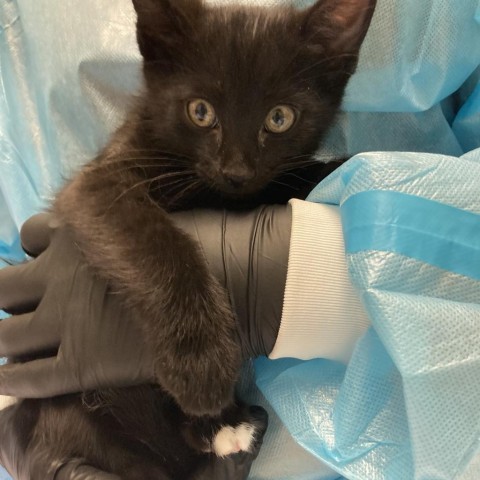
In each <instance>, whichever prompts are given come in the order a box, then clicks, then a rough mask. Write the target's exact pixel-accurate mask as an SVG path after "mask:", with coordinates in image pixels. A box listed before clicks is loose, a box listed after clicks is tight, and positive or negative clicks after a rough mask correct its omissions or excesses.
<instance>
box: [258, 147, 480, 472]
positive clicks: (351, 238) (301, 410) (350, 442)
mask: <svg viewBox="0 0 480 480" xmlns="http://www.w3.org/2000/svg"><path fill="white" fill-rule="evenodd" d="M309 200H311V201H314V202H319V203H327V204H333V205H340V207H341V215H342V225H343V231H344V238H345V246H346V251H347V260H348V268H349V273H350V276H351V279H352V281H353V283H354V285H355V286H356V287H357V289H358V290H359V292H360V294H361V297H362V300H363V303H364V305H365V307H366V309H367V312H368V314H369V317H370V319H371V321H372V325H373V327H372V328H371V329H370V330H369V331H368V332H367V333H366V334H365V335H364V336H363V338H361V339H360V341H359V342H358V344H357V347H356V350H355V352H354V355H353V357H352V359H351V361H350V363H349V365H348V367H347V368H345V367H343V366H341V365H338V364H335V363H333V362H328V361H326V360H313V361H310V362H298V361H293V360H285V361H280V362H278V364H277V362H273V365H272V364H271V363H270V362H268V361H266V360H259V361H258V362H257V373H258V380H257V383H258V385H259V387H260V389H261V390H262V392H263V394H264V395H265V397H266V398H267V400H268V401H269V402H270V403H271V404H272V405H273V407H274V409H275V410H276V412H277V414H278V415H279V416H280V418H281V419H282V420H283V422H284V423H285V425H286V426H287V428H288V429H289V431H290V432H291V433H292V434H293V436H294V438H296V439H297V440H298V441H299V443H300V444H301V445H303V446H304V447H305V448H306V449H308V450H309V451H311V452H313V453H314V454H315V455H317V456H318V458H320V459H322V460H323V461H325V462H326V463H327V464H329V465H330V466H332V467H333V468H334V469H335V470H336V471H338V472H340V473H342V474H343V475H345V477H346V478H352V479H368V480H371V479H372V480H376V479H385V480H387V479H388V480H396V479H399V480H402V479H415V480H427V479H428V480H430V479H434V480H454V479H457V478H459V479H460V478H461V479H462V480H467V479H468V480H476V479H478V478H480V382H479V381H478V379H479V376H480V149H477V150H475V151H472V152H471V153H469V154H468V155H465V156H464V157H462V158H454V157H447V156H442V155H432V154H430V155H429V154H417V153H392V154H386V153H370V154H361V155H358V156H357V157H355V158H353V159H352V160H350V161H349V162H347V163H346V164H345V165H344V166H342V167H341V168H340V169H338V170H337V171H336V172H334V173H333V174H332V175H330V177H328V178H327V179H325V180H324V181H323V182H322V183H321V184H320V185H319V186H318V187H317V188H315V189H314V191H313V192H312V193H311V195H310V196H309ZM319 234H320V233H319ZM470 464H471V466H470V473H468V472H467V473H465V470H466V469H467V468H468V466H469V465H470Z"/></svg>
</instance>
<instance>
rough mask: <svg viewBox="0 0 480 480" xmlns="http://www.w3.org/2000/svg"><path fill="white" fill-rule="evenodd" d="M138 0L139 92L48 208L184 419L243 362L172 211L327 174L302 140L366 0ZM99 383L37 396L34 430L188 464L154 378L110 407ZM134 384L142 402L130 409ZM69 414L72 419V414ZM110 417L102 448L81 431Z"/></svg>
mask: <svg viewBox="0 0 480 480" xmlns="http://www.w3.org/2000/svg"><path fill="white" fill-rule="evenodd" d="M133 3H134V6H135V9H136V11H137V14H138V23H137V27H138V28H137V38H138V44H139V47H140V51H141V53H142V55H143V57H144V75H145V89H144V92H143V94H142V95H141V96H140V98H139V100H138V104H137V106H136V107H135V108H134V110H133V111H132V112H131V113H130V115H129V116H128V118H127V120H126V122H125V124H124V125H123V127H121V128H120V129H119V130H118V131H117V132H116V133H115V135H114V136H113V139H112V140H111V142H110V143H109V145H108V146H107V147H106V148H105V149H104V150H103V151H102V152H101V153H100V155H99V156H98V157H97V158H96V159H95V160H94V161H93V162H92V163H91V164H89V165H88V166H87V167H85V168H84V170H83V171H82V172H81V173H80V174H79V175H78V176H76V177H75V178H74V179H73V180H72V181H71V182H70V183H69V184H68V185H67V186H66V187H65V188H64V189H63V191H62V192H61V193H60V194H59V196H58V199H57V201H56V202H55V211H56V213H57V214H58V215H59V216H60V217H61V218H62V219H63V220H64V222H65V223H67V224H68V225H69V226H70V227H71V228H72V231H73V233H74V236H75V237H76V240H77V241H78V244H79V245H80V247H81V248H82V250H83V252H84V254H85V256H86V258H87V260H88V261H89V263H91V265H92V266H94V267H95V268H96V269H97V271H98V272H99V273H100V274H101V275H102V276H104V277H105V278H107V279H109V280H110V282H111V283H112V284H113V285H114V286H115V288H116V289H117V290H119V291H121V292H122V294H123V296H124V297H125V299H126V300H125V301H126V303H127V305H128V307H130V308H135V309H136V310H137V311H140V312H142V315H141V316H140V318H145V322H144V324H143V325H142V328H143V331H144V332H145V341H147V342H151V343H152V345H153V348H154V349H155V352H156V354H157V359H156V365H155V371H156V375H157V380H158V383H159V384H160V385H162V387H163V389H165V390H166V391H167V392H168V394H169V395H171V396H172V397H173V399H174V400H175V402H172V403H171V405H170V403H169V405H170V407H171V408H172V409H174V410H175V409H177V408H178V407H176V406H175V407H174V406H172V405H179V407H180V408H181V410H182V413H181V415H185V414H187V415H189V416H190V417H187V416H185V417H182V420H181V421H182V422H185V419H186V418H192V417H191V416H202V415H208V416H213V417H216V416H219V415H221V414H222V412H225V411H229V410H231V409H232V408H234V399H233V389H234V384H235V381H236V378H237V374H238V371H239V366H240V363H241V358H240V357H241V355H240V350H239V347H238V343H237V341H236V335H237V333H236V325H235V318H234V316H233V314H232V312H231V309H230V306H229V302H228V298H227V295H226V293H225V292H224V291H223V289H222V288H221V287H220V286H219V284H218V283H217V281H216V280H215V279H214V278H213V277H212V276H211V274H210V273H209V271H208V268H207V265H205V264H204V262H203V260H202V257H201V256H200V255H199V253H198V249H197V246H196V245H195V244H194V242H193V241H192V240H191V239H190V238H189V237H188V236H186V235H185V234H183V233H182V232H181V231H179V230H178V229H177V228H176V227H175V226H174V225H173V223H172V221H171V220H170V218H169V214H168V212H170V211H172V210H174V209H183V208H191V207H197V206H220V207H225V206H227V207H235V208H238V207H245V206H249V205H252V204H257V203H259V202H269V203H280V202H285V201H287V200H288V199H289V198H291V197H293V196H296V195H301V193H300V192H301V191H302V189H304V188H308V187H309V186H310V185H311V184H312V183H313V182H316V181H317V180H319V178H320V177H321V176H323V175H324V174H325V169H324V165H321V164H318V163H316V162H313V161H312V155H313V153H314V152H315V150H316V149H317V148H318V145H319V142H320V140H321V138H322V136H323V135H324V133H325V132H326V130H327V129H328V128H329V126H330V125H331V123H332V120H333V118H334V116H335V114H336V113H337V111H338V108H339V106H340V103H341V100H342V97H343V94H344V90H345V87H346V84H347V82H348V79H349V78H350V76H351V75H352V73H353V72H354V70H355V67H356V64H357V57H358V51H359V48H360V45H361V42H362V40H363V38H364V36H365V34H366V31H367V29H368V25H369V23H370V20H371V16H372V12H373V8H374V4H375V0H321V1H318V2H317V3H316V4H315V5H313V6H312V7H311V8H309V9H307V10H304V11H298V10H295V9H293V8H287V7H278V8H261V7H257V8H254V7H243V6H231V7H230V6H229V7H226V6H225V7H214V6H207V5H204V4H203V2H202V1H200V0H133ZM328 170H330V168H329V167H327V171H328ZM105 395H107V393H103V394H99V397H98V402H97V407H98V408H97V407H96V409H95V410H94V411H93V412H92V411H91V410H88V409H82V406H81V404H80V402H79V401H78V400H76V399H77V398H78V397H72V398H71V399H70V398H67V399H60V400H51V401H49V402H44V403H42V404H41V406H40V407H39V408H40V410H41V413H40V419H45V418H50V416H51V415H54V416H55V418H56V421H55V422H56V423H55V422H50V423H48V422H46V421H40V422H39V424H38V427H37V429H36V435H40V432H42V435H43V436H42V438H43V439H45V438H49V439H50V442H51V444H53V445H54V448H53V450H55V451H56V452H57V454H58V455H59V456H80V457H84V458H91V459H92V463H94V464H95V465H98V466H100V467H102V468H104V469H105V470H108V471H111V472H114V473H122V472H123V473H125V472H126V471H127V470H128V469H127V466H126V465H127V464H128V463H129V462H130V464H131V465H136V464H137V463H138V462H139V459H140V458H143V459H147V460H148V462H150V463H151V465H155V466H156V467H155V468H157V469H158V468H160V469H162V468H164V471H165V472H167V473H168V472H170V473H168V475H170V476H171V478H182V480H185V479H186V478H190V476H191V475H192V473H191V472H190V471H189V472H186V471H184V472H183V473H181V474H178V473H173V470H172V471H170V470H169V468H170V467H168V466H166V463H167V464H168V462H169V461H170V462H171V461H173V460H172V458H171V457H169V455H165V456H162V455H163V454H162V452H164V451H168V450H169V447H168V445H165V441H163V438H164V435H163V434H162V428H164V427H162V425H163V424H164V423H165V422H166V420H165V419H164V418H163V419H162V413H161V412H162V411H163V409H164V408H166V407H165V402H167V403H168V402H170V400H168V398H169V397H167V396H165V395H164V394H163V393H159V392H158V390H156V389H155V388H154V387H141V388H137V389H119V390H114V391H109V392H108V404H109V409H105V410H102V412H103V414H102V415H96V414H95V412H98V411H99V410H98V409H102V408H103V407H101V405H102V404H103V403H102V396H105ZM132 399H134V400H135V401H136V403H135V405H136V407H135V408H134V410H133V411H134V412H139V413H138V415H134V418H133V419H132V409H131V408H128V407H127V405H128V406H129V407H131V405H133V404H132ZM170 407H169V408H170ZM157 409H158V411H157ZM175 411H177V410H175ZM178 411H179V412H180V410H178ZM63 412H65V413H63ZM67 412H68V414H67ZM72 412H75V413H72ZM63 414H64V415H65V418H64V420H60V419H59V417H61V416H62V415H63ZM73 415H75V416H76V417H77V418H78V423H79V426H78V428H77V432H75V435H73V432H72V431H70V430H68V426H69V425H71V423H70V416H73ZM178 415H179V416H180V413H178ZM178 418H180V417H178ZM244 418H246V419H247V421H248V419H249V417H248V413H246V414H245V415H244ZM118 419H121V420H120V421H118ZM123 419H131V422H130V423H129V421H127V420H123ZM147 423H148V425H147ZM187 423H188V422H187ZM167 424H168V422H166V423H165V425H167ZM234 424H235V425H236V424H237V422H234ZM40 428H41V429H42V430H40ZM110 429H114V431H116V432H117V434H118V435H117V437H118V438H120V439H123V440H121V441H120V440H119V441H115V446H114V445H113V442H109V443H110V444H111V447H112V448H110V449H109V450H108V451H104V452H103V453H102V454H101V455H100V454H99V453H98V449H100V447H98V446H96V447H91V446H89V445H88V444H87V442H88V439H89V438H91V439H96V440H95V441H98V442H99V443H101V440H102V439H103V440H105V441H107V440H108V439H109V436H110V434H109V430H110ZM164 430H168V428H167V426H165V428H164ZM217 430H218V429H213V430H212V432H211V437H212V436H213V437H215V436H216V435H217ZM46 431H47V432H48V433H45V432H46ZM192 431H193V432H194V433H193V434H192ZM195 431H196V426H195V427H194V428H193V429H191V430H189V431H186V432H185V431H184V432H183V433H182V434H181V435H180V437H179V438H177V440H176V441H178V442H179V444H178V445H177V444H175V447H174V449H175V454H176V455H177V456H178V458H180V459H181V462H180V463H183V465H184V466H186V465H187V464H188V465H190V463H188V461H187V460H185V458H186V457H188V458H193V457H194V456H193V457H192V455H191V454H190V453H191V452H192V451H197V452H198V451H201V450H205V449H208V448H209V446H210V447H211V445H212V442H213V443H214V441H215V439H214V438H213V439H212V438H209V439H207V448H206V447H205V445H199V444H198V443H197V441H198V440H199V438H200V439H201V438H202V436H201V435H200V436H195ZM148 432H150V433H151V435H150V433H149V434H148V435H147V433H148ZM177 433H178V432H177ZM144 434H145V435H146V436H147V437H148V438H144V436H143V435H144ZM149 435H150V436H149ZM35 438H37V437H35ZM64 438H68V439H69V440H68V441H63V440H62V439H64ZM253 438H254V435H253V434H252V438H251V440H252V441H253ZM127 440H128V441H127ZM122 442H123V443H122ZM155 442H158V443H155ZM200 443H201V441H200ZM173 444H174V442H173V443H172V445H173ZM181 445H184V446H185V445H187V446H188V447H182V446H181ZM242 448H243V447H242ZM248 448H249V446H248V445H246V446H245V448H244V449H248ZM182 449H183V450H182ZM214 450H215V449H214ZM125 452H126V453H125ZM185 452H187V453H188V454H187V453H185ZM189 452H190V453H189ZM224 453H229V451H228V449H227V450H226V451H225V452H224ZM173 456H175V455H173ZM167 457H168V459H167ZM125 458H127V460H128V461H127V460H125ZM148 462H147V463H148ZM150 463H149V464H150ZM194 463H195V462H194ZM192 465H193V464H192ZM197 467H198V465H197V466H196V467H192V468H193V470H195V468H197ZM132 468H134V467H132ZM152 468H154V467H152ZM185 468H186V467H185ZM187 470H188V468H187ZM132 471H133V470H132ZM152 472H153V470H152ZM143 474H144V475H145V473H143ZM125 475H127V474H125ZM132 475H133V474H132ZM123 478H128V475H127V476H124V477H123ZM132 478H134V477H133V476H132ZM145 478H146V477H145ZM158 478H163V477H160V476H159V477H158ZM165 478H169V477H165Z"/></svg>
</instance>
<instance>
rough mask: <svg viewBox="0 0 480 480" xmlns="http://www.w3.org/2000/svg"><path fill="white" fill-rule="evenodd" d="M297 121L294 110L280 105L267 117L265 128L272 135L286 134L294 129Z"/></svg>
mask: <svg viewBox="0 0 480 480" xmlns="http://www.w3.org/2000/svg"><path fill="white" fill-rule="evenodd" d="M295 119H296V114H295V110H293V108H291V107H288V106H287V105H279V106H278V107H275V108H274V109H273V110H271V111H270V113H269V114H268V115H267V119H266V121H265V128H266V129H267V130H268V131H269V132H271V133H284V132H286V131H287V130H290V129H291V128H292V126H293V124H294V123H295Z"/></svg>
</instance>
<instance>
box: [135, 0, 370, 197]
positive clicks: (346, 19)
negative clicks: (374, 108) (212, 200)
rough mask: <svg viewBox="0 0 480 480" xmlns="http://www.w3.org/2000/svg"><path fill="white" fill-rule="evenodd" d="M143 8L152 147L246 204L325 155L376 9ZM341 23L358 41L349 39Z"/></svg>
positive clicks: (363, 2)
mask: <svg viewBox="0 0 480 480" xmlns="http://www.w3.org/2000/svg"><path fill="white" fill-rule="evenodd" d="M134 4H135V6H136V8H137V11H138V14H139V20H138V40H139V45H140V49H141V51H142V54H143V55H144V57H145V69H144V71H145V78H146V87H147V93H146V95H145V97H144V100H145V107H144V108H145V110H146V112H145V113H146V117H147V118H148V120H149V122H148V125H149V132H150V136H151V138H153V139H154V140H155V141H157V142H158V145H159V146H161V147H162V148H163V149H165V150H166V151H169V152H173V153H176V154H178V155H182V156H184V157H186V158H188V159H189V162H190V167H191V168H192V169H193V170H194V171H195V173H196V175H197V176H198V177H199V178H200V179H201V180H202V181H203V182H204V183H205V184H206V185H208V186H209V187H210V188H212V189H213V190H216V191H218V192H221V193H222V194H224V195H227V196H233V197H237V196H247V195H251V194H255V193H257V192H258V191H260V190H262V189H263V188H264V187H265V186H266V185H267V184H269V183H270V182H272V180H273V179H274V178H275V177H276V176H277V175H278V174H279V173H281V172H282V171H283V170H285V169H288V168H292V167H293V166H294V165H299V164H300V162H302V161H305V160H307V159H308V157H309V156H310V155H311V154H312V153H313V152H314V151H315V150H316V148H317V147H318V144H319V141H320V139H321V137H322V136H323V134H324V132H325V131H326V130H327V129H328V127H329V126H330V124H331V122H332V119H333V117H334V115H335V113H336V112H337V109H338V107H339V105H340V102H341V99H342V96H343V92H344V89H345V86H346V83H347V81H348V78H349V76H350V75H351V73H353V71H354V69H355V66H356V60H357V54H358V49H359V46H360V43H361V40H362V39H363V36H364V35H365V32H366V29H367V27H368V24H369V21H370V17H371V9H372V4H373V1H372V0H356V1H353V0H340V1H338V0H335V2H334V1H333V0H327V1H325V0H324V1H323V2H322V4H317V5H315V6H314V7H312V8H311V9H310V10H308V11H303V12H299V11H296V10H293V9H290V8H288V9H286V8H275V9H274V8H270V9H267V8H265V9H263V8H246V7H231V8H226V7H224V8H215V7H209V8H207V7H206V6H204V5H202V3H201V2H200V1H197V0H172V1H171V2H170V1H167V0H135V1H134ZM329 4H335V5H337V6H336V7H335V8H333V10H332V8H331V5H329ZM354 4H358V5H355V6H352V5H354ZM338 5H341V7H339V6H338ZM347 7H348V8H347ZM359 12H361V13H363V17H364V18H363V20H361V21H360V20H359V19H358V16H359ZM335 14H336V15H337V17H335ZM353 15H355V18H354V19H353V18H351V17H352V16H353ZM339 23H340V24H342V26H343V29H345V28H347V27H348V29H347V30H348V32H350V30H352V29H353V30H355V34H354V35H353V34H351V32H350V34H349V35H344V36H345V38H343V37H342V29H341V28H340V33H339V32H338V31H337V30H338V29H339V26H338V25H337V24H339ZM350 23H353V26H352V25H350ZM335 34H336V37H335ZM352 35H353V37H354V38H352ZM331 37H333V38H331Z"/></svg>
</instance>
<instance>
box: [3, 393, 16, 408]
mask: <svg viewBox="0 0 480 480" xmlns="http://www.w3.org/2000/svg"><path fill="white" fill-rule="evenodd" d="M16 403H17V399H16V398H15V397H5V396H4V395H0V410H4V409H5V408H7V407H10V405H15V404H16Z"/></svg>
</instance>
